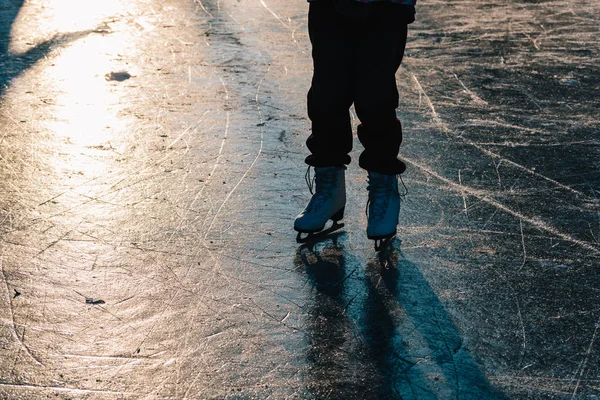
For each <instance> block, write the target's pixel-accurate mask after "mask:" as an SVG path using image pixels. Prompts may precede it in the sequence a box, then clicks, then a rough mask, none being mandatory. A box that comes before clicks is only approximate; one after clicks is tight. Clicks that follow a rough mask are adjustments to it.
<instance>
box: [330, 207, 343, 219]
mask: <svg viewBox="0 0 600 400" xmlns="http://www.w3.org/2000/svg"><path fill="white" fill-rule="evenodd" d="M345 209H346V206H344V207H342V208H341V209H340V210H339V211H338V212H336V213H335V214H333V215H332V216H331V220H332V221H333V222H338V221H340V220H341V219H343V218H344V210H345Z"/></svg>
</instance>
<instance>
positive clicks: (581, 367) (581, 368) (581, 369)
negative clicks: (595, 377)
mask: <svg viewBox="0 0 600 400" xmlns="http://www.w3.org/2000/svg"><path fill="white" fill-rule="evenodd" d="M598 327H600V318H598V320H597V321H596V326H595V328H594V334H593V335H592V339H591V340H590V345H589V346H588V348H587V352H586V353H585V358H584V359H583V361H582V362H581V364H579V368H577V371H575V376H577V375H579V377H578V378H577V384H576V385H575V389H574V390H573V395H572V396H571V400H573V399H574V398H575V396H577V391H578V390H579V385H580V384H581V378H582V377H583V374H584V373H585V369H586V367H587V362H588V359H589V358H590V354H591V352H592V347H593V346H594V341H595V340H596V335H597V334H598Z"/></svg>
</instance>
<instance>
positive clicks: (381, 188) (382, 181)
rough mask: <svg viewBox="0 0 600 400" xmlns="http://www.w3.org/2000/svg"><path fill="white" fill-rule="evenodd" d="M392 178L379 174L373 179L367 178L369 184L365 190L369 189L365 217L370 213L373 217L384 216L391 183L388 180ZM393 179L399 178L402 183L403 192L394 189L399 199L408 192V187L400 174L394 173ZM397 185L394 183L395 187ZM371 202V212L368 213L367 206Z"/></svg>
mask: <svg viewBox="0 0 600 400" xmlns="http://www.w3.org/2000/svg"><path fill="white" fill-rule="evenodd" d="M391 179H394V177H392V176H390V177H388V176H380V177H377V178H375V179H369V185H368V186H367V190H368V191H369V199H368V200H367V206H366V208H365V214H366V215H367V217H369V216H370V215H372V216H373V218H375V219H382V218H383V217H384V216H385V212H386V211H387V207H388V204H389V199H390V192H391V190H392V189H391V187H392V186H391V185H390V184H389V180H391ZM395 179H396V180H397V179H400V182H401V183H402V187H403V188H404V192H403V193H400V192H398V191H396V194H398V196H400V198H401V199H404V197H405V196H406V195H407V194H408V188H407V187H406V185H405V184H404V181H403V180H402V177H401V176H400V175H395ZM397 187H398V185H396V188H397ZM371 204H373V207H372V209H371V213H369V207H370V205H371Z"/></svg>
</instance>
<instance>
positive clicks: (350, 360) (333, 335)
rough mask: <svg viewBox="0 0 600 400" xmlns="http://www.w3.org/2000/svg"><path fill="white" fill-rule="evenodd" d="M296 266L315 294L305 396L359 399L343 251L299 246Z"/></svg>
mask: <svg viewBox="0 0 600 400" xmlns="http://www.w3.org/2000/svg"><path fill="white" fill-rule="evenodd" d="M296 267H297V269H298V271H299V272H301V273H303V274H304V275H305V276H306V278H307V279H308V283H309V284H310V285H311V286H312V289H313V291H314V297H313V299H312V301H311V305H310V306H309V307H308V315H307V321H306V330H307V339H308V342H309V343H308V344H309V347H308V351H307V354H306V358H307V361H308V364H309V365H308V371H307V374H306V378H305V381H306V389H307V390H308V392H309V393H308V394H307V395H308V397H309V398H312V397H313V396H314V398H318V399H358V398H361V397H359V396H357V394H358V393H362V392H363V390H362V383H361V382H360V379H359V380H357V379H356V378H357V374H356V365H359V364H360V362H359V359H358V358H357V357H356V355H355V354H354V352H352V351H351V348H352V345H353V342H354V341H355V335H354V334H353V333H352V331H353V327H352V326H351V325H350V322H349V320H348V318H347V315H346V311H347V310H346V309H347V300H346V298H347V293H345V292H346V289H345V286H346V285H345V282H346V280H347V279H348V277H349V275H351V274H352V272H350V273H348V272H347V271H346V259H345V250H344V248H343V247H342V246H339V245H337V244H335V243H334V244H330V245H327V246H325V247H324V248H322V249H320V250H319V251H313V250H312V249H310V248H306V247H301V248H300V249H299V250H298V252H297V254H296ZM361 375H362V374H358V376H361Z"/></svg>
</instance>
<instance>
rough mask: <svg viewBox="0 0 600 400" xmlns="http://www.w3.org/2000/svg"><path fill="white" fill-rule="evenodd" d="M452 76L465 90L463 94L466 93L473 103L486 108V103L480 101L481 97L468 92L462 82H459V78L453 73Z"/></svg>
mask: <svg viewBox="0 0 600 400" xmlns="http://www.w3.org/2000/svg"><path fill="white" fill-rule="evenodd" d="M452 75H454V77H455V78H456V80H457V81H458V83H460V85H461V86H462V87H463V89H465V92H467V94H468V95H469V96H471V100H473V102H474V103H477V104H480V105H485V106H487V104H488V103H487V101H485V100H482V99H481V97H479V96H477V95H476V94H475V93H473V92H472V91H471V90H469V88H467V87H466V86H465V84H464V83H463V81H461V80H460V78H459V77H458V75H456V74H455V73H454V72H453V73H452Z"/></svg>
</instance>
